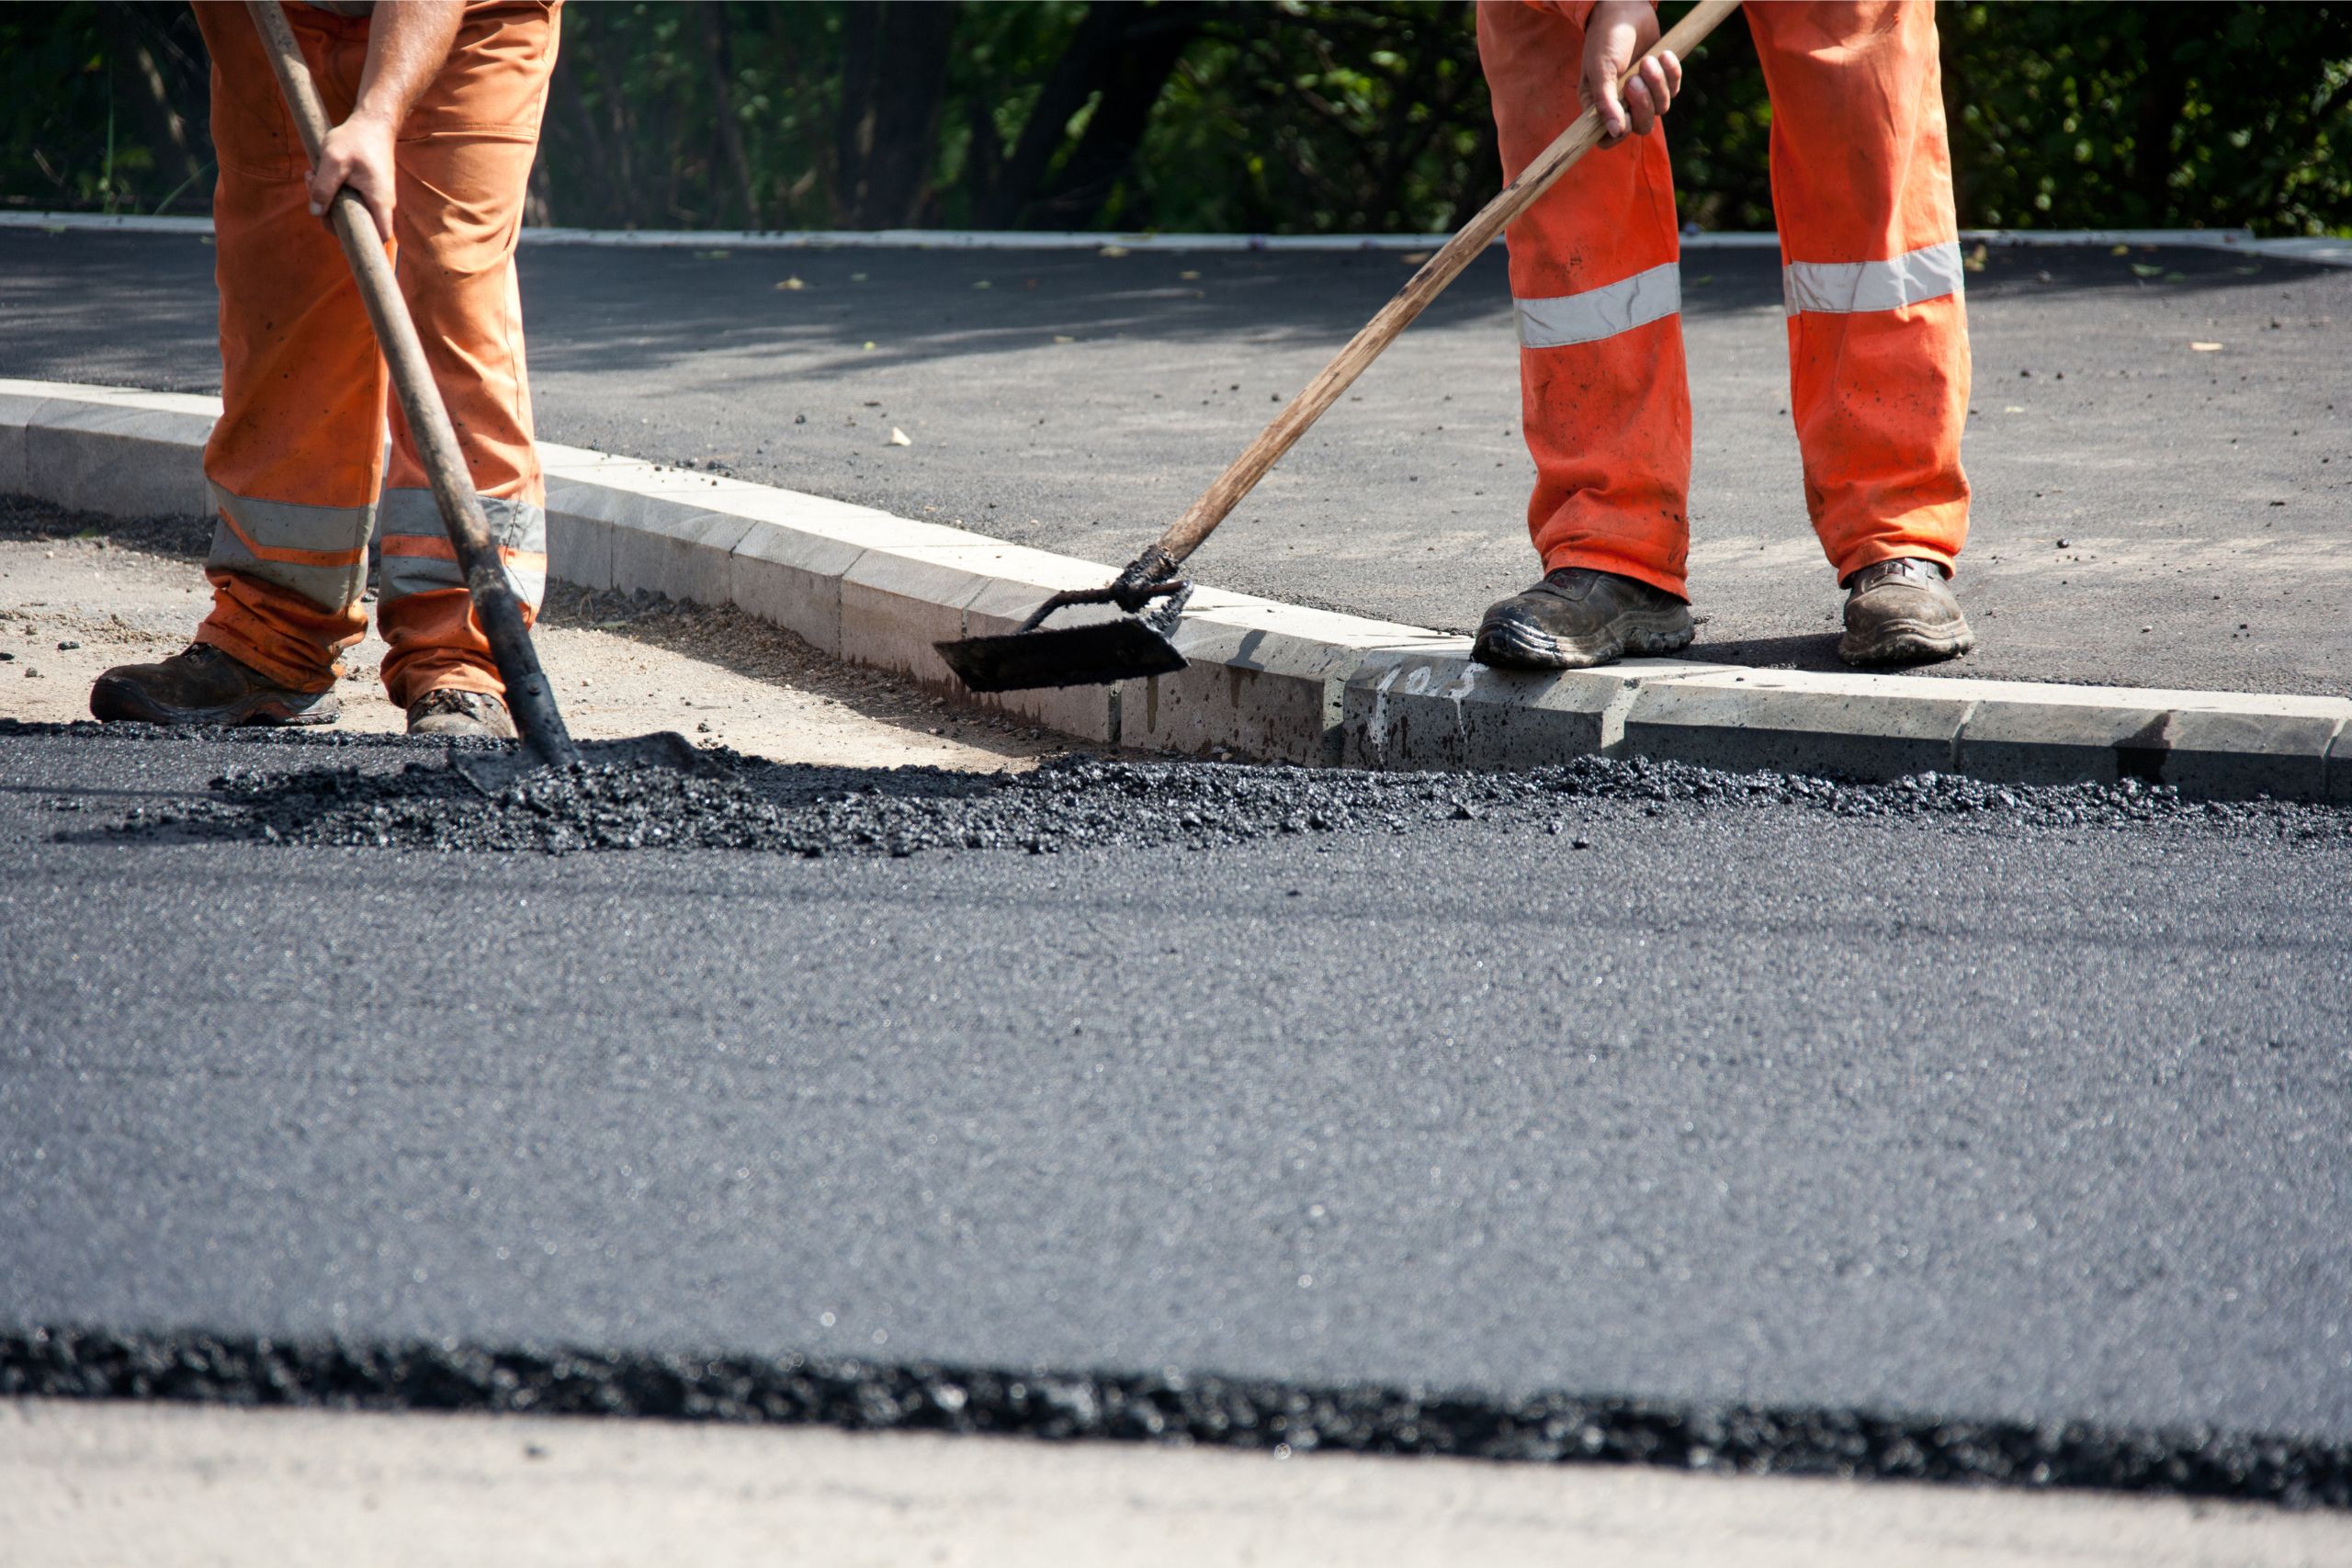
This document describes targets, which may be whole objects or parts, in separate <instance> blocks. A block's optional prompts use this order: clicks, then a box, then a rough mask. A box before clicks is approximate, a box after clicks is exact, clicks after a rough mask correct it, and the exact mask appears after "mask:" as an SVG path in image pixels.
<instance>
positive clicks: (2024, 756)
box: [0, 379, 2352, 804]
mask: <svg viewBox="0 0 2352 1568" xmlns="http://www.w3.org/2000/svg"><path fill="white" fill-rule="evenodd" d="M219 406H220V405H219V400H217V399H211V398H200V397H191V396H185V395H181V394H173V393H157V392H142V391H137V390H132V389H119V388H102V387H82V386H74V385H69V384H65V383H58V382H43V381H17V380H7V379H0V490H5V491H16V492H22V493H28V494H31V495H35V496H39V497H41V498H42V499H45V500H48V501H51V502H55V503H57V504H60V505H63V506H68V507H72V508H74V509H76V510H82V511H88V512H96V513H111V514H115V515H120V516H149V515H157V514H173V513H176V514H188V513H198V514H201V513H206V512H209V498H208V496H207V494H206V491H205V487H204V483H203V477H202V473H201V468H200V460H201V456H202V451H203V446H204V441H205V438H206V436H207V435H208V434H209V431H210V428H211V425H212V422H213V421H214V419H215V418H216V417H217V416H218V413H219ZM540 455H541V460H542V462H543V463H544V464H545V465H546V468H547V473H548V557H549V568H550V575H551V576H552V577H553V578H555V579H557V580H559V581H562V582H565V583H570V584H573V585H576V586H581V587H586V588H591V589H598V590H602V589H621V590H628V591H635V590H640V589H641V590H650V591H652V592H662V593H666V594H668V595H670V596H671V597H673V598H679V599H691V600H695V601H697V602H700V603H704V604H734V605H737V606H739V607H741V608H742V609H744V610H745V611H747V612H749V613H751V614H752V615H759V616H761V617H762V618H763V619H765V620H768V621H771V622H773V623H774V624H775V625H778V626H783V627H785V628H786V629H787V630H789V631H792V632H794V633H795V634H797V636H799V637H803V638H805V639H807V640H808V641H809V643H810V644H812V645H813V646H815V647H816V648H818V649H820V650H822V651H824V652H826V653H828V654H831V655H833V656H835V657H838V658H842V659H844V660H849V661H851V662H853V663H861V664H869V665H873V666H876V667H877V668H881V669H886V670H891V671H899V672H902V673H905V674H907V675H910V676H911V677H912V678H913V679H915V680H917V681H919V682H922V683H923V684H925V685H928V686H931V687H933V688H934V689H936V690H938V691H941V692H943V693H946V694H954V695H956V696H957V697H958V698H959V699H960V700H961V701H963V702H966V703H968V704H970V705H975V706H978V707H981V708H985V709H988V710H990V711H994V712H1000V713H1004V714H1007V715H1010V716H1016V717H1020V718H1023V719H1024V720H1026V721H1028V722H1030V723H1033V724H1036V725H1039V726H1042V727H1046V728H1052V729H1055V730H1057V731H1060V732H1062V733H1065V734H1069V735H1072V736H1075V737H1078V738H1080V739H1085V740H1091V741H1094V742H1098V743H1102V744H1108V745H1125V746H1133V747H1137V748H1142V749H1148V750H1165V751H1173V752H1182V753H1187V754H1191V755H1195V756H1204V755H1228V756H1233V757H1237V758H1241V759H1248V760H1256V761H1284V762H1293V763H1299V764H1304V765H1308V766H1322V765H1332V764H1345V765H1349V766H1354V767H1363V768H1385V769H1474V770H1502V769H1518V768H1528V767H1534V766H1539V765H1542V764H1544V763H1547V762H1556V761H1564V760H1566V759H1567V758H1570V757H1575V756H1579V755H1585V754H1589V753H1592V752H1602V753H1607V754H1611V755H1619V756H1653V757H1659V758H1672V759H1679V760H1681V761H1691V762H1698V763H1704V764H1706V765H1709V766H1713V767H1720V768H1727V769H1735V770H1754V769H1798V770H1804V771H1807V772H1818V773H1845V774H1849V775H1856V776H1863V777H1870V778H1887V777H1893V776H1896V775H1899V774H1902V773H1919V772H1926V771H1930V770H1932V771H1935V772H1939V773H1942V772H1958V773H1965V774H1970V775H1973V776H1975V777H1979V778H1984V779H1986V780H1990V781H1994V782H2001V783H2035V784H2048V783H2068V782H2075V781H2081V780H2093V781H2099V782H2110V783H2111V782H2114V781H2116V780H2118V779H2120V778H2125V777H2136V778H2143V779H2148V780H2152V781H2158V782H2162V783H2166V784H2177V785H2179V786H2180V787H2181V788H2182V789H2184V790H2187V791H2191V792H2195V793H2199V794H2204V795H2220V796H2245V795H2259V794H2266V793H2267V794H2271V795H2282V796H2295V797H2301V798H2326V799H2331V800H2335V801H2338V802H2342V803H2346V804H2352V701H2347V700H2346V699H2345V698H2340V697H2293V696H2272V695H2263V694H2240V693H2226V692H2168V691H2154V690H2140V689H2129V688H2105V687H2093V686H2064V685H2043V684H2035V683H2030V682H1998V681H1977V680H1970V679H1965V678H1959V679H1954V678H1934V679H1930V678H1925V677H1917V676H1902V675H1881V674H1867V673H1860V672H1854V673H1841V672H1830V673H1819V672H1812V671H1786V670H1759V669H1747V668H1738V667H1733V666H1728V665H1718V664H1704V663H1700V662H1697V661H1694V660H1670V659H1645V660H1626V661H1624V662H1623V663H1620V664H1615V665H1611V666H1609V667H1607V668H1606V669H1603V670H1598V671H1563V672H1558V673H1552V674H1523V673H1516V672H1511V671H1499V670H1492V669H1488V668H1487V667H1486V666H1484V665H1481V664H1478V663H1476V662H1475V661H1474V660H1471V659H1470V657H1469V643H1468V641H1467V639H1465V638H1463V637H1449V636H1445V635H1442V634H1440V633H1437V632H1432V631H1429V630H1426V629H1424V628H1421V627H1419V626H1400V625H1397V624H1395V623H1390V622H1384V621H1374V620H1369V619H1365V618H1363V617H1359V616H1352V615H1339V614H1335V613H1332V612H1329V611H1321V610H1309V609H1302V608H1299V607H1296V606H1293V605H1287V604H1278V603H1275V602H1274V601H1272V600H1266V599H1259V598H1253V597H1251V596H1250V595H1247V594H1239V593H1228V592H1219V591H1216V590H1212V589H1202V590H1199V591H1198V592H1195V593H1194V595H1193V600H1192V602H1191V604H1190V605H1189V606H1188V607H1187V610H1186V612H1185V615H1184V616H1183V618H1182V621H1181V622H1180V624H1179V626H1178V628H1177V630H1176V633H1175V641H1176V643H1177V646H1178V647H1179V648H1180V649H1182V651H1183V652H1184V654H1185V656H1186V657H1187V658H1188V659H1189V660H1192V664H1191V667H1190V668H1188V669H1186V670H1184V671H1180V672H1178V673H1176V674H1173V675H1167V676H1160V677H1158V678H1156V679H1153V680H1150V681H1138V682H1125V683H1124V684H1123V685H1121V686H1118V687H1115V688H1102V687H1091V688H1071V689H1066V690H1058V691H1055V690H1047V691H1037V692H1023V693H1011V694H1005V695H1002V696H979V695H976V694H972V693H968V692H963V691H962V690H961V689H960V687H958V685H957V684H956V682H955V679H954V677H953V676H952V675H951V674H950V673H949V672H948V671H947V669H946V667H945V666H944V664H943V663H942V662H941V660H940V659H939V656H938V654H937V652H936V651H935V650H934V649H933V646H932V645H933V643H935V642H938V641H941V640H944V639H946V638H950V637H962V636H968V635H978V634H985V633H993V632H1004V631H1010V630H1012V629H1013V628H1014V627H1015V626H1017V625H1018V624H1019V623H1020V622H1021V621H1022V620H1023V618H1024V617H1026V615H1028V614H1029V613H1030V611H1032V610H1033V609H1035V607H1036V605H1037V604H1039V603H1040V602H1041V601H1042V600H1043V599H1044V598H1045V597H1046V595H1048V594H1050V593H1053V592H1057V591H1059V590H1062V589H1067V588H1081V587H1098V586H1100V585H1101V584H1103V582H1106V581H1109V579H1110V577H1111V575H1112V573H1113V570H1114V569H1113V568H1111V567H1108V566H1104V565H1101V564H1098V563H1094V562H1089V561H1081V560H1077V559H1073V558H1069V557H1066V556H1057V555H1052V554H1049V553H1047V552H1045V551H1042V550H1035V549H1030V548H1027V547H1023V546H1017V545H1010V544H1006V543H1003V542H1002V541H1000V540H996V539H990V538H988V537H987V536H982V535H978V534H973V533H969V532H967V531H965V530H963V529H960V528H951V527H946V526H944V525H939V524H933V523H925V522H920V521H917V520H915V519H912V518H905V517H898V516H895V515H892V514H891V513H885V512H880V511H876V510H875V509H873V508H870V507H862V506H854V505H851V504H849V503H847V502H837V501H831V500H828V499H826V498H824V497H821V496H814V495H805V494H801V493H798V492H796V491H784V490H777V489H774V488H771V487H768V486H763V485H755V484H751V483H748V482H746V481H743V480H741V479H732V478H729V477H726V476H722V475H715V474H707V473H700V472H696V471H694V470H691V469H686V470H681V469H675V468H664V467H662V466H660V465H658V464H653V463H649V462H645V461H642V460H640V459H637V458H632V457H615V456H612V455H609V454H605V453H599V452H590V451H585V450H582V449H581V448H577V447H567V446H556V445H553V444H545V445H543V446H541V448H540ZM1109 613H1111V612H1110V611H1108V610H1107V609H1104V610H1100V611H1080V612H1065V613H1064V615H1063V616H1060V617H1057V621H1056V624H1057V625H1064V624H1075V623H1076V622H1078V621H1079V620H1080V619H1082V618H1084V616H1085V615H1089V614H1098V615H1100V614H1109Z"/></svg>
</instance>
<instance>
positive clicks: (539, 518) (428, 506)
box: [376, 490, 548, 605]
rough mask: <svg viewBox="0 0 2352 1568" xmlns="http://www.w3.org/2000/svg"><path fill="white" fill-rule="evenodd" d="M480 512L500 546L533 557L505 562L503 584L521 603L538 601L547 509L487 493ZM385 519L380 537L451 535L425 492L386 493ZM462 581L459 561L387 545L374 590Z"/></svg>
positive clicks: (383, 595)
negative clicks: (390, 547) (413, 552)
mask: <svg viewBox="0 0 2352 1568" xmlns="http://www.w3.org/2000/svg"><path fill="white" fill-rule="evenodd" d="M481 510H482V515H483V516H484V517H487V518H488V519H489V520H490V536H491V539H492V541H493V542H494V543H495V544H496V545H497V546H498V547H499V548H501V549H503V550H521V551H524V552H525V553H526V554H527V555H529V556H532V557H534V559H530V560H512V559H510V560H508V561H507V563H506V585H507V586H508V587H509V588H511V589H513V590H514V591H515V597H516V598H518V599H520V600H522V601H523V603H525V604H531V605H537V604H538V603H539V601H540V600H541V599H543V598H545V597H546V596H547V589H548V574H547V567H546V564H545V561H546V557H547V548H548V513H547V508H546V507H544V506H537V505H535V504H533V503H532V502H527V501H501V500H498V499H497V498H495V497H493V496H487V495H485V496H483V497H482V498H481ZM383 519H384V521H383V528H382V535H383V536H384V538H386V539H387V540H389V539H391V538H393V537H395V536H403V535H404V536H408V537H410V538H423V539H438V540H440V541H442V542H443V543H445V544H446V543H447V541H448V538H449V531H448V529H447V528H446V527H444V526H442V523H441V509H440V507H438V506H437V505H435V503H434V500H433V492H432V491H429V490H388V491H385V492H384V505H383ZM465 585H466V578H465V574H464V573H463V572H461V571H459V570H458V563H457V562H456V561H454V560H444V559H442V558H440V557H438V556H412V555H401V554H400V553H399V552H398V551H397V550H396V549H388V550H386V551H384V552H383V554H382V556H381V557H380V558H379V560H378V561H377V563H376V592H377V596H378V597H379V598H380V599H398V598H400V597H401V595H402V594H405V593H418V592H424V591H425V590H426V589H431V588H463V587H464V586H465Z"/></svg>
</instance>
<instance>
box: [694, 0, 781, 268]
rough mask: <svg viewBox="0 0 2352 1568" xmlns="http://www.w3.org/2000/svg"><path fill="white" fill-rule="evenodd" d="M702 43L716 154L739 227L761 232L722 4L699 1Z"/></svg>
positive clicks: (757, 195)
mask: <svg viewBox="0 0 2352 1568" xmlns="http://www.w3.org/2000/svg"><path fill="white" fill-rule="evenodd" d="M702 40H703V58H704V61H705V62H706V63H707V65H708V67H709V70H710V111H711V114H712V116H713V117H714V118H716V119H717V120H718V147H719V151H720V152H723V153H725V154H726V157H727V164H728V167H729V169H730V170H732V171H733V172H734V175H735V193H736V197H737V198H738V199H739V200H741V202H742V204H743V226H744V227H745V228H746V229H762V228H765V227H766V225H765V224H764V223H763V222H762V221H761V220H760V193H759V188H758V186H757V185H756V184H755V183H754V182H753V180H752V160H751V159H750V158H749V157H748V156H746V155H745V153H744V152H743V128H742V125H741V123H740V122H739V121H738V120H737V119H736V118H735V90H734V86H733V80H734V75H735V70H734V63H733V61H732V60H731V59H730V57H729V53H728V49H727V6H726V4H725V0H703V6H702ZM712 205H714V206H716V205H717V203H715V202H714V203H713V204H712Z"/></svg>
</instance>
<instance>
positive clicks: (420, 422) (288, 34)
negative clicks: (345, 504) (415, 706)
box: [247, 0, 580, 763]
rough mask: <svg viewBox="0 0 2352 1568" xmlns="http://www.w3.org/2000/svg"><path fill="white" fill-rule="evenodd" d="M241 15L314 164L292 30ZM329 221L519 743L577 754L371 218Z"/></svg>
mask: <svg viewBox="0 0 2352 1568" xmlns="http://www.w3.org/2000/svg"><path fill="white" fill-rule="evenodd" d="M247 9H248V10H250V11H251V12H252V13H253V18H254V27H256V28H259V29H260V31H261V38H262V43H263V46H264V48H265V51H266V52H267V54H268V55H269V63H270V67H271V69H272V70H274V71H275V72H277V85H278V87H279V88H280V89H281V90H282V91H283V92H284V93H285V95H286V104H287V107H288V108H289V109H291V110H292V111H293V114H294V123H295V126H296V127H297V128H298V129H299V130H300V131H301V133H302V145H303V147H304V148H306V149H307V150H308V151H309V152H310V154H311V166H312V167H313V168H315V167H317V165H318V161H319V147H320V144H321V143H322V142H323V141H325V140H326V135H327V111H326V106H325V105H324V104H323V103H322V102H321V101H320V99H319V91H318V86H317V85H316V84H315V83H313V82H312V81H311V68H310V66H309V65H308V64H307V63H305V62H304V61H303V59H302V49H301V46H300V44H298V43H297V42H295V40H294V29H293V28H292V27H291V26H289V25H288V22H287V20H286V12H285V10H284V9H283V8H282V7H281V6H279V5H278V3H277V0H247ZM328 218H329V220H330V221H332V223H333V224H334V231H335V237H336V238H337V239H339V240H341V241H342V242H343V254H344V255H345V257H346V258H348V259H349V261H350V263H351V272H352V276H354V277H356V278H357V279H358V282H359V297H360V299H361V300H363V301H364V302H365V303H366V305H367V307H368V321H371V322H373V323H375V328H376V342H377V344H379V346H380V347H381V348H382V349H383V351H384V363H385V365H386V366H387V367H389V368H390V371H391V378H392V388H393V390H394V391H395V392H396V393H397V394H398V396H399V398H400V400H401V412H402V413H403V414H405V415H406V416H407V417H408V429H409V434H410V435H411V436H412V437H413V439H414V440H415V442H416V454H417V457H418V458H419V460H420V461H422V462H423V463H424V474H425V479H426V481H427V482H428V483H429V484H431V485H432V487H433V499H434V501H435V502H436V503H437V504H438V505H439V506H440V509H441V522H442V525H443V526H444V527H446V528H447V529H448V530H449V545H450V547H451V548H452V549H453V550H455V551H456V553H457V557H458V570H461V571H463V572H464V573H465V577H466V592H468V593H469V594H470V595H472V598H473V604H474V614H475V615H477V616H479V617H480V618H481V629H482V634H483V635H484V636H485V637H488V638H489V640H490V652H491V658H492V660H495V661H496V663H497V665H498V675H499V679H501V680H502V681H503V682H505V683H506V705H507V709H508V711H510V712H511V713H513V714H514V716H515V728H517V729H519V730H520V731H521V732H522V737H523V743H524V744H525V745H526V746H527V747H529V748H530V749H531V750H533V751H535V752H537V754H538V756H539V759H540V760H541V761H546V762H550V763H563V762H570V761H577V760H578V759H579V755H580V750H579V748H578V747H577V746H575V745H574V744H573V743H572V739H571V730H569V729H568V728H565V726H564V722H563V715H562V714H561V713H560V711H558V709H557V707H556V704H555V691H554V689H553V688H552V687H551V686H549V685H548V678H547V675H546V673H545V672H544V671H541V670H540V668H539V656H538V653H537V650H536V649H533V648H532V646H531V634H530V631H529V629H528V627H527V626H526V624H525V622H524V617H523V603H522V601H521V600H520V599H518V598H516V597H515V591H514V590H513V589H512V588H511V587H509V586H508V585H507V581H506V571H505V569H504V568H503V566H502V565H501V564H500V563H499V559H498V546H497V543H496V542H495V541H494V540H493V539H492V537H491V533H490V519H489V518H487V517H486V516H484V515H483V514H482V509H481V498H480V497H478V496H477V495H475V493H474V486H473V478H472V476H471V475H470V474H469V473H468V472H467V470H466V461H465V458H464V457H463V456H461V455H460V454H459V452H458V433H457V430H456V429H455V428H454V427H453V426H452V425H451V424H450V423H449V411H448V409H447V407H446V406H444V404H443V403H442V401H441V390H440V389H439V388H438V387H437V386H435V384H434V380H433V367H432V365H431V364H430V363H429V362H428V361H427V360H426V359H425V357H424V343H423V342H422V341H421V340H420V339H419V338H418V337H417V335H416V323H415V321H413V320H412V319H411V318H410V316H409V313H408V302H407V301H406V300H405V299H401V290H400V284H399V283H398V281H397V280H396V279H395V278H394V277H393V276H392V264H391V263H390V261H388V260H386V259H385V257H384V243H383V241H382V239H381V238H379V236H378V234H377V232H376V220H374V219H373V218H371V217H369V216H368V207H367V204H366V203H365V202H363V201H361V200H360V199H359V197H358V195H357V193H356V192H355V191H353V190H352V189H351V188H350V187H349V186H345V187H344V188H343V189H341V190H339V191H337V192H335V194H334V202H333V204H332V205H331V206H330V207H329V209H328Z"/></svg>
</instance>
